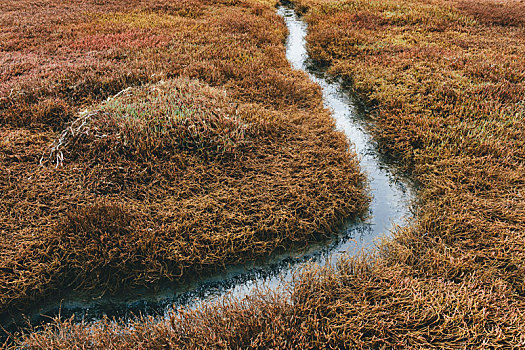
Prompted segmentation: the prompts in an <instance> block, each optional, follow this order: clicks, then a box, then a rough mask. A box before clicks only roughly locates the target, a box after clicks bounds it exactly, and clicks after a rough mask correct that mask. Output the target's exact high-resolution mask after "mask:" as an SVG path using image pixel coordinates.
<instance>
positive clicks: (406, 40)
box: [26, 0, 525, 349]
mask: <svg viewBox="0 0 525 350" xmlns="http://www.w3.org/2000/svg"><path fill="white" fill-rule="evenodd" d="M296 6H297V8H298V9H299V10H300V11H302V12H303V13H304V14H305V19H306V20H307V21H308V23H309V25H310V26H309V34H308V38H307V41H308V43H309V51H310V53H311V55H312V57H313V58H314V59H316V60H318V61H319V62H321V63H323V64H325V65H326V66H327V68H328V71H329V73H331V74H333V75H337V76H340V77H343V78H344V79H346V80H347V81H349V82H351V83H352V86H353V87H354V88H355V89H356V90H357V91H358V92H360V93H361V94H362V96H364V97H365V99H366V100H367V102H368V103H369V105H370V107H372V109H373V118H374V124H375V130H374V131H373V134H374V135H375V137H376V139H377V140H378V141H379V145H380V146H381V147H383V148H384V151H385V152H387V153H390V154H394V155H396V156H397V158H398V159H400V160H401V164H403V165H404V166H405V168H406V169H407V170H408V171H410V172H411V174H412V176H413V177H414V179H415V180H417V181H418V182H419V184H420V186H419V188H420V190H419V193H418V195H419V199H420V201H419V209H418V214H417V222H416V224H415V225H414V226H413V227H410V228H407V229H403V230H399V231H398V232H396V234H395V237H394V238H393V239H392V240H391V241H389V242H387V243H385V244H384V245H383V246H382V247H381V248H380V250H379V252H378V253H377V255H376V256H374V257H370V259H363V260H358V259H356V260H352V261H348V262H345V263H342V264H341V266H339V268H338V269H336V270H324V271H315V270H314V271H313V272H308V273H305V274H303V275H302V276H301V278H300V279H299V281H297V282H296V284H295V285H294V286H293V289H292V291H291V294H290V295H289V299H285V298H283V297H279V298H277V299H276V298H271V297H268V296H266V297H263V296H261V297H254V299H247V300H245V301H243V302H232V303H229V304H227V305H209V306H206V307H204V308H202V309H200V310H198V311H195V312H186V313H179V314H176V318H177V317H180V318H181V319H177V320H178V321H177V322H174V323H173V324H170V323H167V322H166V323H162V322H160V323H156V324H155V326H154V327H152V329H154V331H153V332H152V333H150V332H149V331H145V329H144V328H140V327H141V325H144V324H148V323H140V322H139V323H137V324H136V325H131V326H130V327H128V326H121V327H118V329H119V332H116V331H115V332H111V331H110V332H108V331H106V330H107V328H106V326H105V323H101V324H99V325H96V324H95V325H93V332H95V334H94V335H93V333H88V332H87V331H86V329H85V328H84V327H83V326H81V325H73V324H69V323H67V322H65V323H57V324H56V325H55V327H57V328H58V330H59V331H57V330H53V329H51V328H50V329H48V331H47V332H45V333H44V334H41V335H39V334H34V335H33V338H26V339H27V341H28V343H29V344H35V346H38V344H59V345H60V346H62V344H65V345H64V347H68V346H71V347H74V346H79V345H78V344H85V343H86V342H87V341H90V342H91V341H94V342H95V343H93V344H95V345H94V347H96V346H97V345H96V344H105V345H108V344H109V345H111V346H114V347H116V348H118V347H119V346H121V345H125V344H131V341H136V342H137V343H140V344H144V347H149V348H153V349H154V348H161V346H165V345H166V346H173V347H177V346H178V347H187V348H199V347H200V346H203V344H204V347H206V346H208V347H212V348H213V347H215V348H301V349H308V348H310V349H317V348H363V349H370V348H394V349H406V348H436V349H458V348H473V349H487V348H494V349H498V348H502V349H503V348H504V349H508V348H522V347H523V345H524V344H525V339H524V337H523V335H524V334H525V319H524V316H523V315H525V313H524V307H523V305H524V286H525V284H524V281H525V265H524V262H525V244H524V242H525V241H524V239H523V238H524V233H525V200H524V197H523V193H524V191H525V177H524V174H525V164H524V161H525V154H524V151H525V145H524V140H525V124H524V119H525V114H524V113H525V111H524V105H523V101H524V100H525V85H524V82H525V61H524V60H525V58H524V56H523V54H522V53H523V52H525V39H524V38H525V35H524V33H525V28H524V26H523V20H522V19H523V18H525V13H524V12H523V6H522V5H521V4H520V3H519V2H517V1H482V2H479V1H446V0H432V1H419V0H395V1H394V0H392V1H358V0H356V1H354V0H347V1H332V0H301V1H297V4H296ZM134 327H135V328H134ZM148 330H149V329H148ZM122 332H127V333H125V334H124V333H122ZM151 334H153V335H151ZM150 335H151V336H150ZM68 337H71V338H68ZM98 341H100V343H97V342H98ZM109 345H108V346H109Z"/></svg>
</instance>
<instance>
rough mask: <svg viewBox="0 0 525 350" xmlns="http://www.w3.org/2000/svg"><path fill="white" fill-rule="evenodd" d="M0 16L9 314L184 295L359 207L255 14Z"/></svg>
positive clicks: (58, 11) (307, 85) (319, 118)
mask: <svg viewBox="0 0 525 350" xmlns="http://www.w3.org/2000/svg"><path fill="white" fill-rule="evenodd" d="M0 6H1V10H0V23H1V28H2V30H1V32H0V36H1V38H2V39H1V40H0V42H1V44H0V45H1V47H0V62H2V63H1V65H0V66H1V68H0V69H1V70H2V75H1V80H0V120H1V122H2V126H0V144H1V147H0V189H1V190H0V314H2V315H3V316H6V317H7V319H8V318H9V316H7V315H14V316H18V315H19V314H21V313H23V312H25V311H26V310H27V309H28V307H29V306H30V305H32V304H34V303H40V302H42V300H44V299H46V298H47V297H49V298H56V297H57V292H59V291H61V292H63V293H67V291H68V290H71V289H76V290H80V291H91V292H93V293H97V294H101V293H115V292H123V291H125V290H127V289H129V288H133V287H136V286H147V287H149V286H154V285H155V284H156V283H158V282H159V281H162V280H174V281H181V283H182V282H183V281H184V280H185V279H186V278H194V277H197V276H200V275H203V274H209V273H214V272H218V271H221V270H224V268H225V266H226V265H229V264H237V263H243V262H247V261H253V260H258V259H265V258H267V257H268V256H269V255H271V254H272V253H275V252H278V251H282V250H283V249H289V248H291V247H297V248H301V247H305V246H307V245H308V244H309V242H312V241H314V240H319V239H322V237H326V236H327V235H329V234H332V233H334V230H336V228H337V227H338V225H340V224H341V222H342V221H343V220H344V219H345V218H347V217H349V216H350V217H352V216H358V215H360V214H361V213H363V211H364V210H365V208H366V203H367V200H366V195H365V192H364V186H363V176H362V175H361V174H360V173H359V169H358V165H357V161H356V160H355V159H354V157H353V155H352V153H351V152H350V151H349V150H348V144H347V142H346V140H345V138H344V136H343V135H342V134H340V133H338V132H335V131H334V125H333V121H332V120H331V119H330V115H329V113H328V111H326V110H324V109H323V107H322V102H321V94H320V91H319V89H318V87H316V86H315V85H314V84H312V83H311V82H309V81H308V80H307V78H306V76H305V75H304V74H301V73H299V72H295V71H292V70H291V68H289V65H288V63H287V61H286V58H285V56H284V47H283V40H284V37H285V27H284V24H283V23H282V21H281V20H280V19H279V18H278V16H277V15H276V14H275V10H274V8H272V7H271V6H269V5H268V4H265V3H262V2H257V1H212V0H202V1H201V0H188V1H184V2H172V1H160V0H159V1H149V2H147V3H145V2H141V1H124V0H118V1H116V0H114V1H104V2H100V1H74V2H63V1H36V2H35V1H18V0H17V1H2V2H1V4H0ZM110 96H113V97H110ZM108 97H110V98H109V99H108ZM84 109H86V111H84V112H79V111H80V110H84ZM58 294H59V293H58Z"/></svg>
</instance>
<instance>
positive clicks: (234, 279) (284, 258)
mask: <svg viewBox="0 0 525 350" xmlns="http://www.w3.org/2000/svg"><path fill="white" fill-rule="evenodd" d="M277 12H278V14H279V15H280V16H282V17H283V18H284V21H285V22H286V26H287V27H288V31H289V35H288V38H287V44H286V57H287V59H288V61H289V62H290V64H291V65H292V66H293V68H295V69H297V70H301V71H304V72H306V73H307V74H308V75H309V77H310V79H311V80H312V81H314V82H315V83H317V84H319V86H320V87H321V88H322V91H323V99H324V103H325V106H326V107H327V108H329V109H330V110H331V111H332V115H333V117H334V118H335V120H336V125H337V128H338V129H339V130H341V131H342V132H344V133H345V134H346V136H347V137H348V140H349V142H350V144H351V145H352V147H353V148H354V150H355V151H356V153H357V154H358V156H359V159H360V165H361V169H362V171H363V172H364V173H365V174H366V175H367V178H368V182H369V187H370V192H371V195H372V202H371V205H370V213H369V216H368V218H367V219H366V220H365V221H360V222H349V223H347V224H346V225H345V227H344V228H343V229H342V230H341V232H340V234H339V235H338V236H336V237H334V239H333V240H332V241H329V242H324V243H322V244H318V245H315V246H312V247H310V249H309V250H308V251H307V252H304V251H302V252H297V253H289V254H286V255H279V256H276V257H274V258H273V259H272V261H270V262H267V263H265V264H255V263H253V264H246V265H242V266H235V267H231V268H230V269H229V270H228V271H227V272H225V273H223V274H221V275H218V276H215V277H213V278H207V279H203V280H199V281H195V282H193V283H191V284H188V285H185V286H183V287H180V286H177V287H174V286H169V285H168V286H164V287H162V288H160V290H156V291H154V292H152V291H146V290H144V291H135V292H133V294H127V295H124V296H117V297H106V296H104V297H99V298H96V299H93V298H92V297H89V296H79V295H75V296H70V297H68V298H65V299H64V300H62V301H61V302H60V304H59V305H57V303H56V302H55V303H53V304H48V305H41V306H39V307H38V308H35V310H33V311H32V315H33V317H32V324H33V325H34V324H38V323H39V322H45V321H48V320H49V318H48V317H43V316H42V315H56V314H58V311H59V310H60V314H61V315H62V316H69V315H72V314H73V313H74V314H75V315H76V317H77V318H79V319H80V318H84V319H86V320H87V321H90V320H96V319H99V318H100V317H101V316H102V315H108V316H110V317H113V316H115V317H128V316H130V315H132V314H134V315H137V314H139V313H141V314H150V315H157V316H162V315H164V314H167V313H168V312H169V310H171V308H172V307H173V306H174V305H175V306H182V305H185V306H190V307H191V306H196V305H199V304H200V303H202V302H206V301H212V300H217V299H218V298H220V297H222V296H224V295H226V294H229V295H233V296H236V297H242V296H244V295H247V294H249V293H250V292H253V291H254V289H255V288H257V287H260V286H262V285H264V286H265V287H269V288H279V286H281V285H282V284H283V281H290V280H291V278H292V275H293V272H294V271H296V270H297V269H299V268H301V267H303V266H304V264H305V263H308V262H312V261H314V262H316V263H318V264H321V265H322V264H326V263H328V262H334V261H336V260H337V258H338V257H339V256H341V254H352V253H353V252H355V251H357V250H359V249H361V248H363V247H372V246H373V242H374V240H377V239H379V238H380V237H381V236H382V235H388V233H389V232H390V231H391V230H392V229H393V228H394V226H395V225H405V224H406V223H407V220H409V218H410V214H411V213H410V203H411V199H412V192H413V188H412V185H411V184H410V182H409V181H408V180H407V179H403V178H400V177H395V176H394V175H393V172H392V170H393V166H392V164H388V161H385V160H384V159H383V158H382V157H381V156H380V154H379V152H378V150H377V148H376V147H375V146H374V143H373V141H372V139H371V136H370V135H369V134H368V133H367V131H366V130H367V118H366V115H365V114H364V113H363V112H360V111H359V108H358V103H357V102H356V100H355V99H354V98H353V97H352V96H351V95H349V94H348V93H347V92H345V91H344V89H343V87H342V86H341V83H340V82H338V81H334V80H333V79H330V78H329V77H327V76H326V75H325V74H324V73H323V72H322V71H321V70H318V69H316V68H315V67H314V66H313V65H312V64H310V60H309V57H308V53H307V49H306V34H307V25H306V23H305V22H304V21H303V20H302V19H301V18H299V17H298V16H297V14H296V13H295V12H294V10H293V9H291V8H288V7H284V6H283V7H279V8H278V10H277ZM9 328H11V329H13V328H14V327H9Z"/></svg>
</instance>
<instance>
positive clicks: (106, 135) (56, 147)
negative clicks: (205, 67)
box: [42, 80, 264, 164]
mask: <svg viewBox="0 0 525 350" xmlns="http://www.w3.org/2000/svg"><path fill="white" fill-rule="evenodd" d="M236 108H238V104H237V105H234V104H233V103H231V102H229V101H228V98H227V96H226V94H225V93H224V92H221V91H220V90H217V89H213V88H211V87H208V86H205V85H204V86H203V85H202V84H199V83H198V82H197V81H187V80H170V81H166V82H164V81H163V82H160V83H157V84H154V85H148V86H145V87H140V88H128V89H126V90H124V91H122V92H121V93H119V94H118V96H116V97H112V98H110V99H108V101H106V102H104V103H103V104H101V105H99V106H96V107H95V108H94V110H93V111H85V112H83V113H82V114H81V116H80V117H79V118H78V119H77V120H75V121H73V122H72V123H71V125H70V126H69V127H68V128H66V129H65V130H64V132H63V133H62V135H61V136H60V138H59V139H58V140H57V141H56V142H55V143H54V144H53V145H52V147H51V150H50V154H49V155H48V156H47V157H44V158H43V159H42V161H43V162H44V161H51V162H54V163H57V164H60V163H61V162H62V161H63V160H64V157H66V158H72V159H78V158H79V157H81V158H85V159H90V158H91V159H95V160H96V161H100V162H104V161H107V160H110V159H112V158H115V157H125V158H126V159H129V160H133V159H135V160H139V159H140V160H142V161H144V160H149V161H154V160H157V161H162V159H171V158H173V157H180V153H181V152H188V153H192V154H195V155H199V156H200V157H201V158H203V159H207V158H218V157H230V158H235V157H236V155H238V153H239V152H241V151H243V150H246V149H247V147H248V146H249V144H250V143H253V142H254V141H255V140H256V136H257V130H256V129H257V128H258V129H260V130H262V128H264V125H263V124H264V121H261V123H256V124H249V122H248V120H245V119H244V118H243V117H242V116H241V115H240V112H239V111H237V109H236ZM250 139H251V140H250ZM252 146H253V145H252ZM64 152H66V153H67V154H66V155H64Z"/></svg>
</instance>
